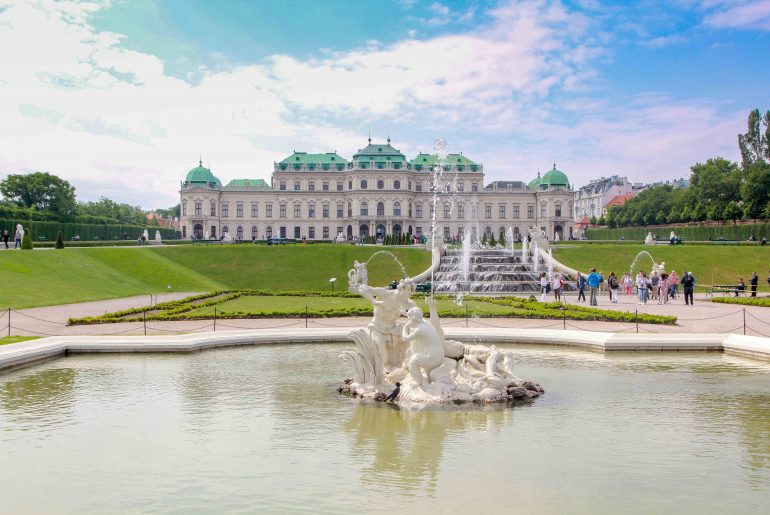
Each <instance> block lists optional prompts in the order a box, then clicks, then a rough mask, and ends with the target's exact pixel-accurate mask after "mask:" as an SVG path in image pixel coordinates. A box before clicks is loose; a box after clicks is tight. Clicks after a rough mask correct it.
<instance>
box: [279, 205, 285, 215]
mask: <svg viewBox="0 0 770 515" xmlns="http://www.w3.org/2000/svg"><path fill="white" fill-rule="evenodd" d="M278 216H280V217H281V218H286V204H281V206H280V207H279V208H278Z"/></svg>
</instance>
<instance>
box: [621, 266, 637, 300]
mask: <svg viewBox="0 0 770 515" xmlns="http://www.w3.org/2000/svg"><path fill="white" fill-rule="evenodd" d="M620 284H621V285H622V286H623V291H624V292H626V295H631V292H633V291H634V280H633V279H631V274H629V273H628V272H625V273H623V278H622V279H621V280H620Z"/></svg>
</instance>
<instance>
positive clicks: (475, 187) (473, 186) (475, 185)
mask: <svg viewBox="0 0 770 515" xmlns="http://www.w3.org/2000/svg"><path fill="white" fill-rule="evenodd" d="M471 191H479V184H478V183H477V182H472V183H471Z"/></svg>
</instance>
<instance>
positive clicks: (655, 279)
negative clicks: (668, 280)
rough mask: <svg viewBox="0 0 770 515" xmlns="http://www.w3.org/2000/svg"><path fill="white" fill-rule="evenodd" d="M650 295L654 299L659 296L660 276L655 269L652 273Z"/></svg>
mask: <svg viewBox="0 0 770 515" xmlns="http://www.w3.org/2000/svg"><path fill="white" fill-rule="evenodd" d="M650 285H651V288H650V297H651V298H652V300H655V299H657V298H658V288H659V287H660V276H659V275H658V272H657V271H653V272H652V274H651V275H650Z"/></svg>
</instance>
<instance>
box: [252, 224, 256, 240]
mask: <svg viewBox="0 0 770 515" xmlns="http://www.w3.org/2000/svg"><path fill="white" fill-rule="evenodd" d="M251 239H252V240H256V239H257V226H256V225H252V226H251Z"/></svg>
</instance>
